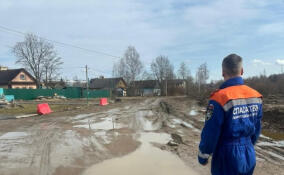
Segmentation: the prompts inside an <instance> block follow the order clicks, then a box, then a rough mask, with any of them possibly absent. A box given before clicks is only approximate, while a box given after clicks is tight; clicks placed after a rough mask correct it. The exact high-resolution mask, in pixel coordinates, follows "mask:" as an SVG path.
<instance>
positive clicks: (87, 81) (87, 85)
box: [86, 65, 89, 105]
mask: <svg viewBox="0 0 284 175" xmlns="http://www.w3.org/2000/svg"><path fill="white" fill-rule="evenodd" d="M86 88H87V105H89V78H88V65H86Z"/></svg>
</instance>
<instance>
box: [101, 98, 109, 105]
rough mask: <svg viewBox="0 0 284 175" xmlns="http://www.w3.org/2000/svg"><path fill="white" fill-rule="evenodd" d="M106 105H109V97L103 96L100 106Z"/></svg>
mask: <svg viewBox="0 0 284 175" xmlns="http://www.w3.org/2000/svg"><path fill="white" fill-rule="evenodd" d="M105 105H108V102H107V98H101V99H100V106H105Z"/></svg>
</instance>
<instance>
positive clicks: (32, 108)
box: [0, 104, 75, 115]
mask: <svg viewBox="0 0 284 175" xmlns="http://www.w3.org/2000/svg"><path fill="white" fill-rule="evenodd" d="M49 106H50V108H51V110H52V111H53V112H60V111H67V110H70V109H72V108H74V107H75V106H74V105H72V106H70V105H49ZM36 112H37V104H21V105H20V106H16V107H11V108H2V109H1V108H0V113H1V114H10V115H16V114H34V113H36Z"/></svg>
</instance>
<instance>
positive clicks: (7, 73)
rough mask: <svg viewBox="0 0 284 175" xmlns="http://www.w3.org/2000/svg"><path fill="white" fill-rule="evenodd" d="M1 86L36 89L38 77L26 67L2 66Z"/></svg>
mask: <svg viewBox="0 0 284 175" xmlns="http://www.w3.org/2000/svg"><path fill="white" fill-rule="evenodd" d="M0 88H11V89H16V88H20V89H22V88H25V89H36V88H37V86H36V79H35V78H34V77H33V76H32V75H31V74H30V73H29V72H27V71H26V70H25V69H8V68H7V67H0Z"/></svg>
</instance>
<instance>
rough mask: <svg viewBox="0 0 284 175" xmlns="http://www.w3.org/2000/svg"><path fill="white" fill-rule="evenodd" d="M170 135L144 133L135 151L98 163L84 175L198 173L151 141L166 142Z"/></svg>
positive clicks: (181, 174) (170, 174) (171, 174)
mask: <svg viewBox="0 0 284 175" xmlns="http://www.w3.org/2000/svg"><path fill="white" fill-rule="evenodd" d="M170 139H171V138H170V135H168V134H159V133H142V134H141V137H140V139H139V141H141V142H142V144H141V147H140V148H139V149H137V150H136V151H134V152H133V153H131V154H129V155H127V156H124V157H121V158H115V159H111V160H107V161H104V162H102V163H100V164H96V165H94V166H92V167H90V168H89V169H87V170H86V171H85V172H84V175H94V174H98V175H114V174H115V175H125V174H135V175H149V174H155V175H173V174H178V175H189V174H192V175H194V174H196V173H195V172H194V171H193V170H191V169H190V168H189V167H187V166H186V165H185V164H184V163H183V162H182V160H180V159H179V158H178V157H177V156H176V155H174V154H172V153H170V152H167V151H162V150H161V149H159V148H156V147H154V146H152V144H151V142H156V143H161V144H165V143H167V142H168V141H169V140H170Z"/></svg>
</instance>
